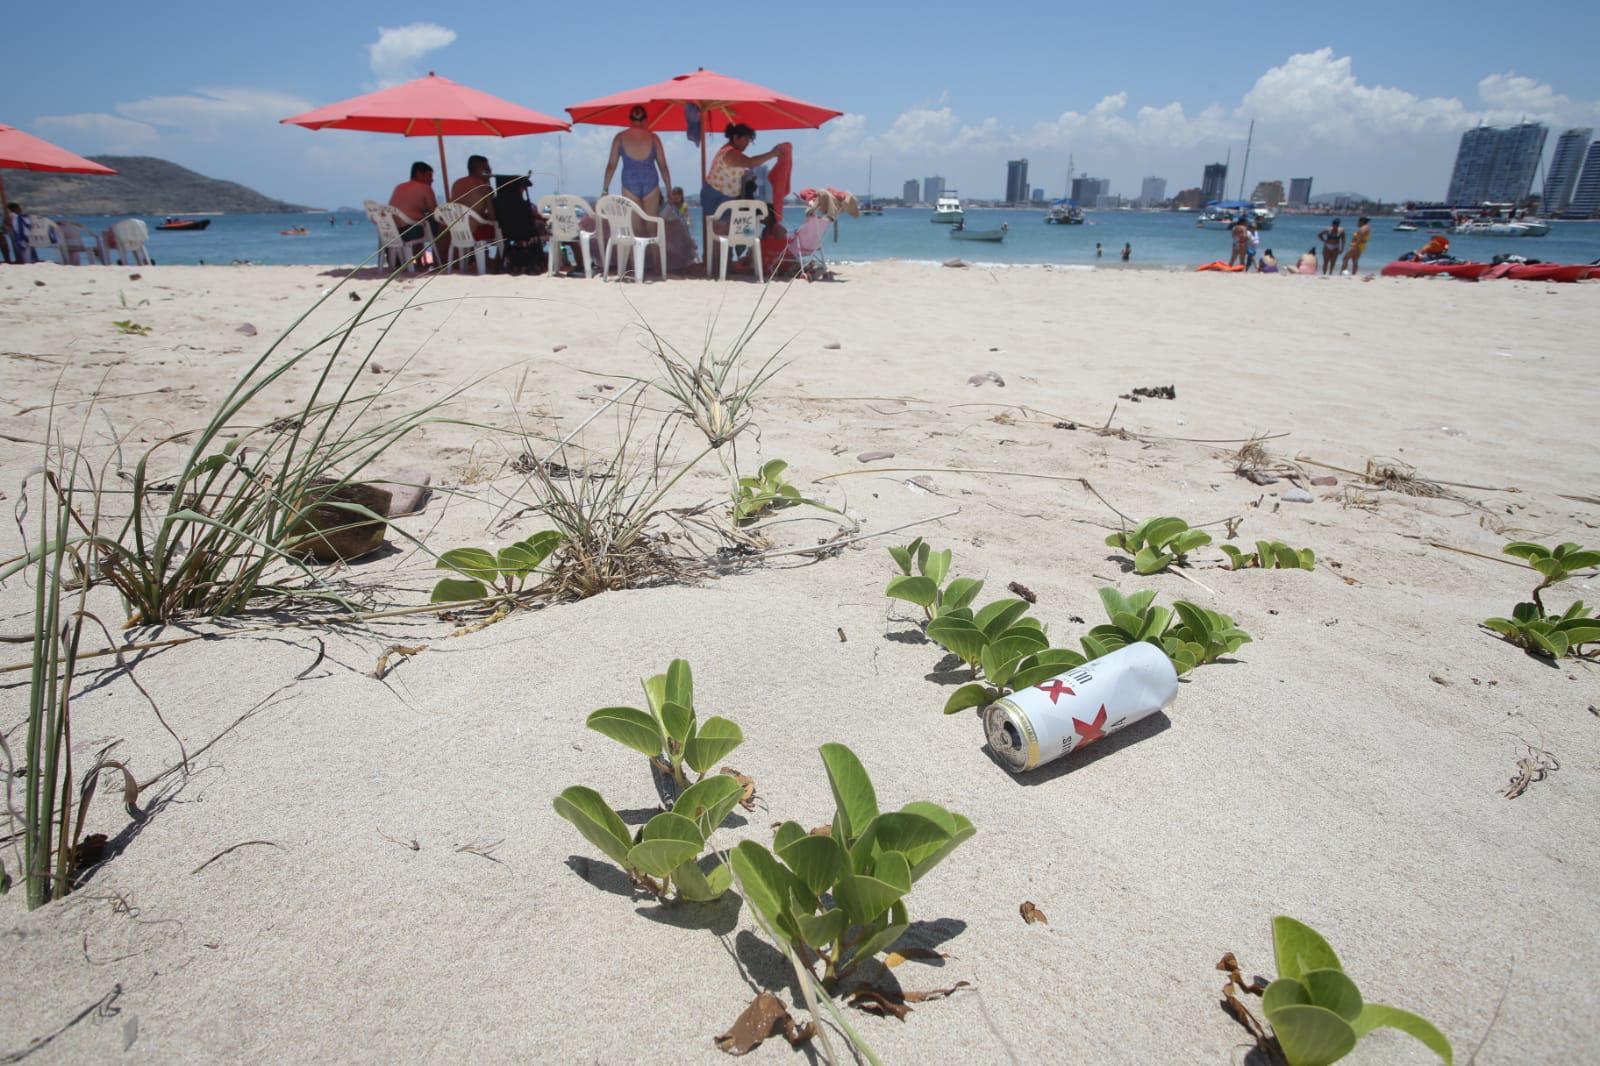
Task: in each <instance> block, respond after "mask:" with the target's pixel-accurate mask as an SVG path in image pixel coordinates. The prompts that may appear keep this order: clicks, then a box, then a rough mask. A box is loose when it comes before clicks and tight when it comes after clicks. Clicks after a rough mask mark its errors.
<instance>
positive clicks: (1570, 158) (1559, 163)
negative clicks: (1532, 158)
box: [1539, 127, 1594, 218]
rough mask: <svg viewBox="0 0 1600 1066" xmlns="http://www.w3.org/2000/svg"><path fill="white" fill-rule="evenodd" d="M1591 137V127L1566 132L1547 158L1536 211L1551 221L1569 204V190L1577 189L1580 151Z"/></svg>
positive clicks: (1592, 131)
mask: <svg viewBox="0 0 1600 1066" xmlns="http://www.w3.org/2000/svg"><path fill="white" fill-rule="evenodd" d="M1593 137H1594V130H1593V128H1591V127H1583V128H1580V129H1574V130H1567V131H1566V132H1565V133H1563V134H1562V135H1561V137H1560V138H1559V139H1558V140H1557V141H1556V154H1555V155H1553V156H1551V157H1550V172H1549V174H1547V175H1546V176H1545V179H1544V197H1543V201H1542V202H1541V203H1540V205H1539V210H1540V211H1541V212H1542V213H1543V214H1545V215H1547V216H1549V217H1552V218H1553V217H1555V216H1556V215H1559V214H1561V212H1563V211H1565V210H1566V209H1567V205H1568V204H1569V203H1571V202H1572V190H1573V189H1575V188H1577V187H1578V171H1579V169H1580V168H1581V167H1582V166H1583V153H1584V149H1586V148H1588V147H1589V142H1590V140H1592V139H1593Z"/></svg>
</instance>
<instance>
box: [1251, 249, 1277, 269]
mask: <svg viewBox="0 0 1600 1066" xmlns="http://www.w3.org/2000/svg"><path fill="white" fill-rule="evenodd" d="M1256 270H1257V272H1258V273H1261V274H1276V273H1277V272H1278V257H1277V256H1275V255H1273V254H1272V249H1271V248H1268V249H1267V250H1266V251H1265V252H1263V253H1262V255H1261V260H1260V263H1259V265H1257V267H1256Z"/></svg>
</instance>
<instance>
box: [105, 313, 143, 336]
mask: <svg viewBox="0 0 1600 1066" xmlns="http://www.w3.org/2000/svg"><path fill="white" fill-rule="evenodd" d="M111 324H112V325H113V326H115V327H116V329H117V332H118V333H127V334H132V335H133V336H135V337H148V336H150V327H149V326H141V325H140V324H139V323H137V322H135V321H134V320H133V319H131V318H124V319H122V320H121V321H119V322H113V323H111Z"/></svg>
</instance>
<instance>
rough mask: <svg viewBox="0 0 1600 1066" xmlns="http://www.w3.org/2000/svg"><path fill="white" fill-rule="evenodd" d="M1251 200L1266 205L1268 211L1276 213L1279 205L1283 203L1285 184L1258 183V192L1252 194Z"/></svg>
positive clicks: (1279, 182) (1272, 182)
mask: <svg viewBox="0 0 1600 1066" xmlns="http://www.w3.org/2000/svg"><path fill="white" fill-rule="evenodd" d="M1250 199H1251V200H1252V201H1259V202H1261V203H1265V204H1266V205H1267V210H1268V211H1276V210H1277V209H1278V205H1279V204H1281V203H1283V182H1281V181H1258V182H1256V191H1255V192H1253V193H1251V194H1250Z"/></svg>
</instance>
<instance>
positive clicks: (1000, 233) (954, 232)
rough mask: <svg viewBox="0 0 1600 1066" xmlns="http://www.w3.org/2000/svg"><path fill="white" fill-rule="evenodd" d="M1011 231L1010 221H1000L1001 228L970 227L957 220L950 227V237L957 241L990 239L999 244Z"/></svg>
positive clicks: (991, 241) (992, 242) (991, 242)
mask: <svg viewBox="0 0 1600 1066" xmlns="http://www.w3.org/2000/svg"><path fill="white" fill-rule="evenodd" d="M1010 232H1011V224H1010V223H1009V222H1002V223H1000V228H999V229H968V228H967V224H966V223H965V222H957V223H956V224H955V225H954V226H951V227H950V239H951V240H956V241H988V242H989V243H990V244H999V243H1000V242H1001V241H1003V240H1005V239H1006V234H1007V233H1010Z"/></svg>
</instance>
